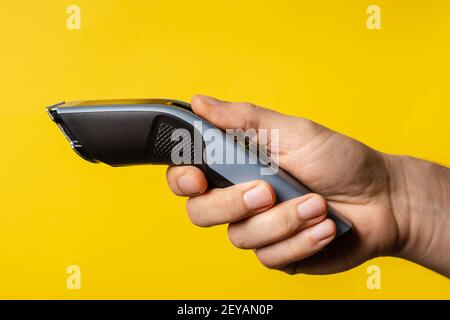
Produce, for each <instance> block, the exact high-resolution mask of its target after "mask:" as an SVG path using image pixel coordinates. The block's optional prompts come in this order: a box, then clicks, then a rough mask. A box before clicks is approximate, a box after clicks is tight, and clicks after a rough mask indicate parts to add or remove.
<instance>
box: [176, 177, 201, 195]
mask: <svg viewBox="0 0 450 320" xmlns="http://www.w3.org/2000/svg"><path fill="white" fill-rule="evenodd" d="M178 187H180V189H181V191H183V192H184V193H185V194H187V195H192V194H196V193H198V189H197V186H196V185H195V183H194V181H193V180H192V179H191V177H189V176H188V175H184V176H182V177H181V178H180V179H178Z"/></svg>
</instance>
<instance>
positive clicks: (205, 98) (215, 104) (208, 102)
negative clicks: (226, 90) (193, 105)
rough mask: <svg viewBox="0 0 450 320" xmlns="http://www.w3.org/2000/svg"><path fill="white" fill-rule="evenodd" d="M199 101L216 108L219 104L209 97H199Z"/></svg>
mask: <svg viewBox="0 0 450 320" xmlns="http://www.w3.org/2000/svg"><path fill="white" fill-rule="evenodd" d="M199 98H200V100H202V102H204V103H206V104H209V105H211V106H217V105H219V104H220V100H218V99H216V98H213V97H209V96H202V95H200V96H199Z"/></svg>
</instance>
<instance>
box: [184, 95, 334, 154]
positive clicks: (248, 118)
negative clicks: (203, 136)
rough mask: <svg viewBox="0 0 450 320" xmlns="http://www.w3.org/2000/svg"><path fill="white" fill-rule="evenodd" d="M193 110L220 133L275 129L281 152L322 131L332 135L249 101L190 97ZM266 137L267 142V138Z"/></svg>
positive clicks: (318, 127)
mask: <svg viewBox="0 0 450 320" xmlns="http://www.w3.org/2000/svg"><path fill="white" fill-rule="evenodd" d="M192 109H193V110H194V112H195V113H196V114H197V115H199V116H200V117H202V118H203V119H205V120H207V121H209V122H211V123H212V124H214V125H215V126H216V127H218V128H220V129H222V130H226V129H242V130H244V131H246V130H249V129H254V130H256V131H259V129H267V130H272V129H277V130H278V132H279V140H280V141H279V148H280V150H279V151H281V152H284V151H287V152H289V151H291V150H295V149H296V148H298V147H301V146H303V145H304V144H306V143H308V142H309V141H311V140H312V139H313V138H314V137H315V136H317V135H318V134H320V133H322V132H323V131H329V132H331V131H330V130H329V129H326V128H325V127H323V126H321V125H319V124H317V123H315V122H313V121H310V120H308V119H305V118H298V117H292V116H287V115H284V114H281V113H278V112H276V111H272V110H269V109H265V108H261V107H258V106H255V105H254V104H252V103H248V102H228V101H222V100H219V99H216V98H212V97H209V96H203V95H196V96H194V97H193V98H192ZM267 138H269V140H270V137H267ZM268 142H269V141H268Z"/></svg>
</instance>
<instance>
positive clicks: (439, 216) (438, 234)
mask: <svg viewBox="0 0 450 320" xmlns="http://www.w3.org/2000/svg"><path fill="white" fill-rule="evenodd" d="M383 157H384V159H385V163H386V168H387V171H388V174H389V196H390V200H391V201H390V202H391V206H392V211H393V214H394V217H395V219H396V221H397V225H398V233H399V235H398V242H397V246H396V248H395V251H394V252H393V255H394V256H397V257H400V258H404V259H407V260H410V261H413V262H416V263H419V264H421V265H424V266H426V267H428V268H431V269H434V270H436V271H438V272H441V273H444V274H446V275H447V276H449V272H450V270H449V269H450V261H449V258H448V255H447V253H446V252H447V251H448V246H449V245H450V243H449V241H450V236H449V233H450V232H449V230H450V229H449V227H450V212H449V206H450V203H448V202H449V196H450V194H449V193H450V170H449V169H448V168H444V167H441V166H439V165H436V164H434V163H431V162H428V161H423V160H419V159H416V158H412V157H408V156H394V155H383ZM446 260H447V261H446Z"/></svg>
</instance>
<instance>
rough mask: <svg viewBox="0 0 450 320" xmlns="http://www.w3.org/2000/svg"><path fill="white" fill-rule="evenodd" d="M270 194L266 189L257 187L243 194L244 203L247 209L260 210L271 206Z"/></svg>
mask: <svg viewBox="0 0 450 320" xmlns="http://www.w3.org/2000/svg"><path fill="white" fill-rule="evenodd" d="M272 201H273V199H272V194H271V193H270V192H269V190H267V188H266V187H264V186H262V185H258V186H256V187H254V188H253V189H250V190H249V191H247V192H246V193H244V202H245V204H246V206H247V208H249V209H253V210H255V209H260V208H264V207H266V206H268V205H270V204H272Z"/></svg>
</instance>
